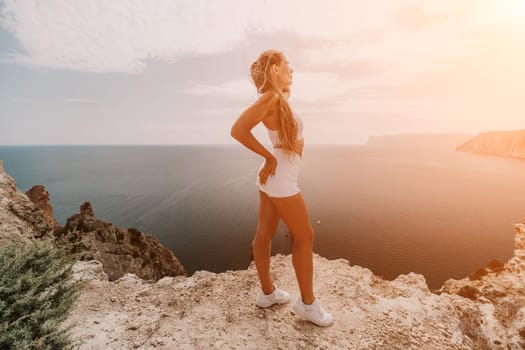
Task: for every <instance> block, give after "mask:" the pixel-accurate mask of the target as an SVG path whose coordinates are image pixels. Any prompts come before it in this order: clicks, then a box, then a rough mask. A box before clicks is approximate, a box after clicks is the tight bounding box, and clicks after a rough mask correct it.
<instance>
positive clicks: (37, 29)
mask: <svg viewBox="0 0 525 350" xmlns="http://www.w3.org/2000/svg"><path fill="white" fill-rule="evenodd" d="M442 3H445V4H447V5H446V6H444V5H442ZM456 3H457V2H456V1H437V0H433V1H429V0H427V1H423V2H415V1H408V0H397V1H384V2H382V4H381V6H377V4H372V3H364V2H362V1H357V0H352V1H343V0H326V1H308V2H304V1H299V0H289V1H285V2H282V1H278V0H268V1H241V0H237V1H235V0H221V1H211V0H210V1H204V0H200V1H199V0H194V1H174V0H158V1H133V2H129V1H127V0H113V1H104V0H91V1H83V0H69V1H61V0H49V1H45V2H39V1H37V0H5V2H4V5H3V7H2V8H1V9H0V25H1V26H2V27H3V28H4V29H5V30H7V31H9V32H11V33H12V34H13V35H14V36H15V37H16V38H17V39H18V40H19V41H20V44H21V46H22V47H23V50H24V51H23V52H17V53H13V54H8V55H4V56H3V58H2V59H1V60H2V61H3V62H14V63H18V64H22V65H26V66H36V67H45V68H51V69H66V70H77V71H87V72H123V73H137V72H141V71H143V70H144V69H145V61H146V60H148V59H156V60H163V61H168V62H174V61H177V60H178V59H179V58H180V57H182V56H192V55H202V54H217V53H221V52H225V51H228V50H232V49H233V48H235V47H238V46H239V45H241V44H242V43H243V41H244V40H246V38H247V36H248V35H249V34H250V33H251V34H254V33H255V34H256V33H272V32H279V31H285V32H291V33H297V34H298V35H300V36H302V37H304V38H321V39H326V40H330V41H332V42H333V43H334V45H332V47H327V48H325V49H322V50H319V51H318V52H317V54H316V53H315V52H314V51H311V52H309V54H311V55H312V57H311V62H312V63H314V62H316V61H319V60H321V61H322V62H326V61H328V62H331V64H334V63H336V62H338V61H347V60H349V59H350V60H354V61H355V60H358V61H362V60H374V61H377V60H381V59H390V60H397V61H399V60H403V59H405V60H406V57H407V56H408V55H413V56H418V55H426V56H425V57H428V56H429V55H435V54H436V53H439V52H440V49H444V48H447V47H448V48H449V49H456V48H458V49H461V47H462V46H461V45H463V44H465V43H464V42H461V41H457V40H456V38H455V37H454V35H455V33H454V32H453V31H452V32H446V31H444V32H443V33H440V32H439V30H435V31H434V32H432V31H429V32H427V31H426V29H427V27H430V28H436V25H438V24H439V23H440V21H441V20H442V19H444V18H447V14H448V13H449V12H451V11H452V12H453V11H454V10H455V9H456V8H462V7H461V6H459V5H456ZM467 3H469V4H470V3H471V2H470V1H467ZM416 4H418V5H416ZM419 4H423V5H419ZM400 6H401V7H400ZM411 29H417V30H423V29H425V33H428V35H427V34H422V33H417V32H411V34H407V30H411ZM400 30H404V31H405V34H403V35H401V34H399V31H400ZM384 34H387V35H386V36H384V38H382V37H383V35H384ZM459 34H460V32H459ZM370 35H372V36H373V37H375V38H382V40H379V42H376V43H375V44H374V43H373V42H372V43H370V44H368V43H367V38H369V36H370ZM428 40H435V41H436V48H435V50H433V51H430V52H422V49H421V44H422V43H424V42H425V41H427V42H428ZM356 41H357V42H359V41H361V43H362V44H364V45H359V48H358V49H357V50H356V48H355V45H356ZM446 42H449V43H450V42H452V43H453V44H454V46H453V47H449V46H444V44H445V43H446ZM423 46H424V47H426V46H428V45H423Z"/></svg>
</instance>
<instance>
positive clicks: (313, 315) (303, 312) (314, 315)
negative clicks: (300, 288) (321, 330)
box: [292, 295, 334, 327]
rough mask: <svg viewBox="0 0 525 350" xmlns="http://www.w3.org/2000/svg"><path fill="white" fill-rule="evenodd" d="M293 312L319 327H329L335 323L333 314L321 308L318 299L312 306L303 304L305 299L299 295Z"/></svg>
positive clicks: (293, 306)
mask: <svg viewBox="0 0 525 350" xmlns="http://www.w3.org/2000/svg"><path fill="white" fill-rule="evenodd" d="M292 310H293V312H295V313H296V314H297V315H299V316H301V317H303V318H305V319H307V320H308V321H310V322H312V323H315V324H316V325H318V326H322V327H327V326H329V325H331V324H332V323H333V322H334V318H333V316H332V314H331V313H329V312H326V311H325V309H323V307H322V306H321V304H320V303H319V301H318V300H317V298H316V299H315V300H314V302H313V303H312V304H310V305H306V304H303V299H302V298H301V296H300V295H299V296H298V297H297V300H295V302H294V304H293V305H292Z"/></svg>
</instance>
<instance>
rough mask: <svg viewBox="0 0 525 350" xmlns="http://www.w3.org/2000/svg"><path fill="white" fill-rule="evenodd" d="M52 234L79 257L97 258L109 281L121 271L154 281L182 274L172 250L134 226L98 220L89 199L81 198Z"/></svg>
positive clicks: (121, 273) (183, 271) (86, 258)
mask: <svg viewBox="0 0 525 350" xmlns="http://www.w3.org/2000/svg"><path fill="white" fill-rule="evenodd" d="M55 236H56V238H57V240H58V241H59V242H62V243H63V244H66V245H67V246H68V247H70V248H69V249H70V250H71V251H72V252H74V253H77V254H79V256H80V257H81V259H85V260H90V259H96V260H98V261H100V262H101V263H102V266H103V268H104V271H105V272H106V273H107V274H108V277H109V279H110V280H111V281H114V280H117V279H119V278H120V277H122V276H123V275H124V274H125V273H133V274H136V275H137V276H139V277H140V278H143V279H146V280H154V281H156V280H158V279H160V278H162V277H164V276H179V275H185V274H186V271H185V270H184V267H183V266H182V264H181V263H180V262H179V260H178V259H177V258H176V257H175V256H174V255H173V252H172V251H171V250H169V249H167V248H166V247H164V246H163V245H162V244H161V243H160V242H159V241H158V240H157V239H156V238H154V237H153V236H151V235H146V234H144V233H142V232H141V231H139V230H137V229H136V228H127V229H125V228H124V229H123V228H119V227H116V226H114V225H113V224H111V223H108V222H105V221H102V220H98V219H97V218H96V217H95V216H94V212H93V208H92V207H91V203H89V202H84V203H83V204H82V205H81V206H80V213H78V214H75V215H72V216H71V217H69V218H68V219H67V222H66V225H65V226H64V227H59V228H58V229H57V230H56V231H55Z"/></svg>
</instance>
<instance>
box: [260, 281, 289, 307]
mask: <svg viewBox="0 0 525 350" xmlns="http://www.w3.org/2000/svg"><path fill="white" fill-rule="evenodd" d="M274 288H275V286H274ZM289 301H290V294H289V293H288V292H285V291H284V290H281V289H277V288H275V289H274V290H273V292H271V293H270V294H264V292H263V291H262V289H260V290H259V294H257V299H256V300H255V304H256V305H257V306H258V307H263V308H264V307H270V306H272V305H274V304H286V303H287V302H289Z"/></svg>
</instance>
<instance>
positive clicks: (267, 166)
mask: <svg viewBox="0 0 525 350" xmlns="http://www.w3.org/2000/svg"><path fill="white" fill-rule="evenodd" d="M275 169H277V159H275V157H274V156H272V157H271V158H266V161H265V162H264V166H263V168H262V169H261V171H259V182H260V183H261V185H265V184H266V180H267V179H268V176H274V175H275Z"/></svg>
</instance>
